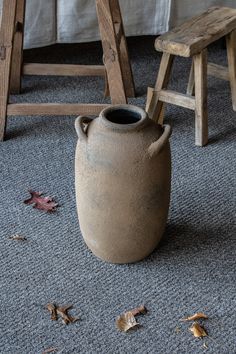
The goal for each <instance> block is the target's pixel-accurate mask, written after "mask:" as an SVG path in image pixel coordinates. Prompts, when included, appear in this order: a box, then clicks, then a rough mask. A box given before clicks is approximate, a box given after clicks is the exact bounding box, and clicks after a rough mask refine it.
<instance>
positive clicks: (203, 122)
mask: <svg viewBox="0 0 236 354" xmlns="http://www.w3.org/2000/svg"><path fill="white" fill-rule="evenodd" d="M193 62H194V77H195V104H196V107H195V144H196V145H197V146H204V145H206V144H207V142H208V112H207V50H206V49H204V50H203V51H202V52H201V53H200V54H197V55H195V56H194V57H193Z"/></svg>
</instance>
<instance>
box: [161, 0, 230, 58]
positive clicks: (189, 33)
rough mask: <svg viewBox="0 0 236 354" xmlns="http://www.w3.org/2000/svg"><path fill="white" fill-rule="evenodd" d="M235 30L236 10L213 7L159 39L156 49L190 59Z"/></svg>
mask: <svg viewBox="0 0 236 354" xmlns="http://www.w3.org/2000/svg"><path fill="white" fill-rule="evenodd" d="M235 28H236V9H232V8H228V7H219V6H218V7H211V8H209V9H208V10H207V11H205V12H203V13H202V14H201V15H198V16H195V17H193V18H191V19H190V20H188V21H186V22H184V23H183V24H182V25H181V26H178V27H176V28H174V29H173V30H171V31H169V32H167V33H166V34H164V35H162V36H160V37H158V38H157V39H156V42H155V48H156V50H159V51H165V52H168V53H170V54H174V55H180V56H183V57H190V56H193V55H194V54H197V53H199V52H201V51H202V50H203V49H204V48H206V47H207V46H208V45H209V44H210V43H213V42H215V41H216V40H218V39H220V38H222V37H223V36H225V35H227V34H228V33H230V32H232V31H233V30H234V29H235Z"/></svg>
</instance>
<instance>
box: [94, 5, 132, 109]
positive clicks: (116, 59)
mask: <svg viewBox="0 0 236 354" xmlns="http://www.w3.org/2000/svg"><path fill="white" fill-rule="evenodd" d="M96 7H97V16H98V23H99V28H100V33H101V40H102V46H103V53H104V55H103V60H104V65H105V67H106V70H107V77H108V82H109V90H110V94H111V100H112V103H113V104H119V103H127V98H126V93H125V84H124V80H123V75H122V70H121V57H120V51H119V49H118V48H119V43H118V42H119V41H118V38H117V36H116V30H115V25H114V22H113V17H112V9H111V3H110V0H96Z"/></svg>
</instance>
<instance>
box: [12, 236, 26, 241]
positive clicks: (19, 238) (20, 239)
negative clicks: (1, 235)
mask: <svg viewBox="0 0 236 354" xmlns="http://www.w3.org/2000/svg"><path fill="white" fill-rule="evenodd" d="M9 239H10V240H13V241H27V238H26V237H25V236H21V235H12V236H10V237H9Z"/></svg>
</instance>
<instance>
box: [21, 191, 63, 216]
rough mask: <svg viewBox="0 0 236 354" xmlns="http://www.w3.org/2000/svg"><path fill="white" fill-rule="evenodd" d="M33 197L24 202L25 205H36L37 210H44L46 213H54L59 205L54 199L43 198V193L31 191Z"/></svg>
mask: <svg viewBox="0 0 236 354" xmlns="http://www.w3.org/2000/svg"><path fill="white" fill-rule="evenodd" d="M29 192H30V194H31V197H30V198H29V199H27V200H25V201H24V203H25V204H27V205H28V204H34V206H33V207H34V208H35V209H39V210H43V211H46V212H54V211H55V210H56V207H57V206H58V204H57V203H55V201H54V200H53V198H52V197H42V194H43V193H42V192H35V191H32V190H30V191H29Z"/></svg>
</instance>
